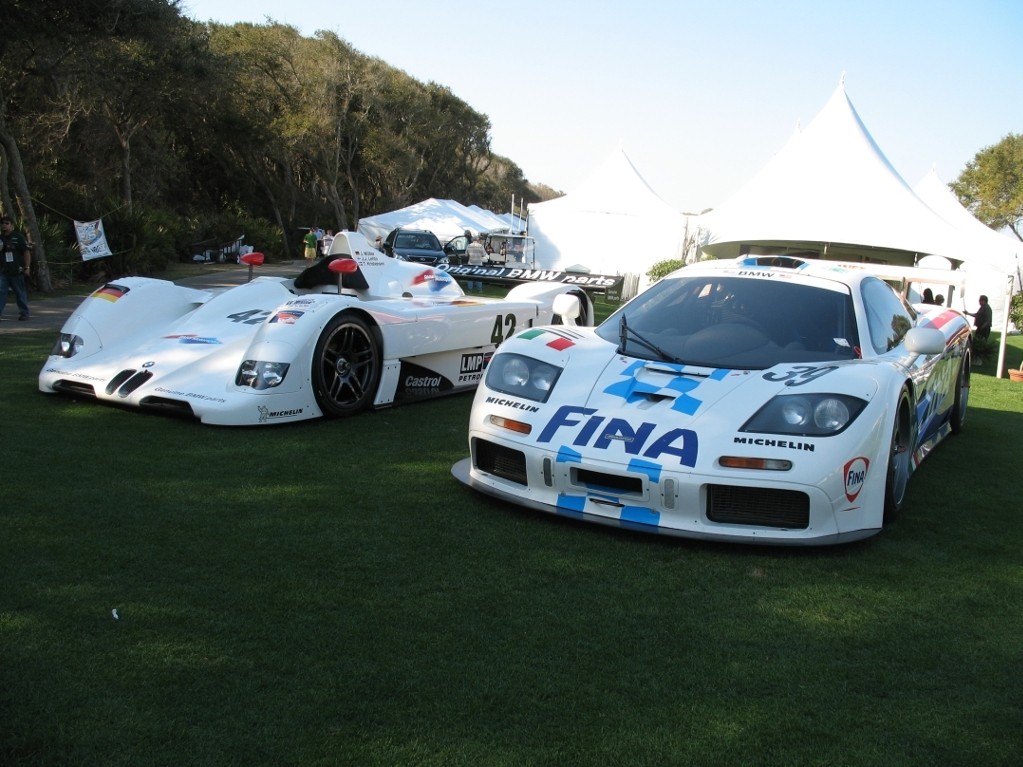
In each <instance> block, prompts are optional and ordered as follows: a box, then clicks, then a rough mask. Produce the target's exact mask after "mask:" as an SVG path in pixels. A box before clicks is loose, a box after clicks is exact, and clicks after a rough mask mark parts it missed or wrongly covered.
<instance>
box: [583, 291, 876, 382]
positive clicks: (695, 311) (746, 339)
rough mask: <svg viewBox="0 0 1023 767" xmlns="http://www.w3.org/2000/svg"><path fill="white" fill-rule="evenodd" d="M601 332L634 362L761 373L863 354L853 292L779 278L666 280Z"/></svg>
mask: <svg viewBox="0 0 1023 767" xmlns="http://www.w3.org/2000/svg"><path fill="white" fill-rule="evenodd" d="M597 334H598V335H599V336H600V337H601V338H603V339H605V340H607V341H611V342H613V343H616V344H618V346H619V350H620V351H621V352H622V353H624V354H627V355H629V356H633V357H639V358H642V359H655V360H663V361H668V362H678V363H684V364H689V365H698V366H705V367H713V368H741V369H752V370H761V369H765V368H769V367H773V366H774V365H777V364H779V363H783V362H827V361H834V360H848V359H853V358H855V357H856V356H858V355H859V349H858V346H859V342H858V341H857V339H858V335H857V332H856V320H855V315H854V312H853V304H852V298H851V296H850V293H849V289H848V288H847V287H846V286H844V285H842V284H840V283H831V282H827V281H823V280H821V281H817V282H816V283H814V284H808V283H805V282H802V281H800V282H797V281H795V280H792V279H789V278H787V277H782V276H778V275H777V274H775V273H770V272H764V273H763V275H757V276H737V275H734V274H713V273H711V274H708V273H706V272H703V273H700V274H694V275H692V276H686V275H684V274H683V275H682V276H679V277H676V278H670V279H664V280H661V281H660V282H659V283H657V284H656V285H654V286H653V287H651V288H650V289H649V290H647V291H646V292H644V293H642V294H641V295H640V296H638V297H637V298H635V299H634V300H633V301H631V302H630V303H629V304H627V305H626V306H624V307H622V308H621V309H619V310H618V311H617V312H615V313H614V314H612V315H611V316H610V317H609V318H608V319H607V320H606V321H605V322H604V323H603V324H601V325H600V327H599V328H597Z"/></svg>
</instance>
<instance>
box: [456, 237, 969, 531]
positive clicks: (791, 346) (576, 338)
mask: <svg viewBox="0 0 1023 767" xmlns="http://www.w3.org/2000/svg"><path fill="white" fill-rule="evenodd" d="M889 271H896V270H895V269H892V270H889ZM905 271H907V272H909V271H912V272H914V273H921V272H922V271H923V270H919V269H917V270H911V269H908V270H905ZM931 271H933V270H931ZM946 274H948V273H946ZM969 390H970V327H969V324H968V322H967V321H966V319H965V318H964V317H963V316H962V314H960V313H959V312H958V311H954V310H951V309H947V308H943V307H940V306H913V305H910V304H909V303H907V302H906V301H905V300H904V299H903V297H902V296H901V295H900V293H899V292H897V291H896V290H895V289H893V288H892V287H891V286H890V285H889V284H888V283H887V282H885V281H883V280H882V279H880V278H879V277H878V276H876V275H874V274H871V273H870V272H869V271H868V270H867V268H866V267H865V266H862V265H853V264H837V263H835V262H828V261H804V260H801V259H797V258H790V257H755V256H754V257H744V258H740V259H737V260H729V261H710V262H704V263H702V264H698V265H693V266H688V267H685V268H683V269H680V270H679V271H676V272H675V273H673V274H672V275H670V276H669V277H667V278H665V279H663V280H661V281H659V282H657V283H655V284H654V285H653V286H651V287H650V288H649V289H647V290H646V291H644V292H643V293H641V294H640V295H639V296H637V297H636V298H634V299H633V300H632V301H631V302H629V303H628V304H626V305H625V306H623V307H622V308H621V309H619V310H618V311H617V312H615V313H614V314H612V315H611V316H610V317H609V318H608V319H607V320H606V321H605V322H604V323H603V324H601V325H600V326H599V327H596V328H577V327H546V328H532V329H529V330H526V331H524V332H520V333H519V334H518V335H516V336H515V337H514V338H512V339H509V340H508V341H506V342H505V343H504V344H503V345H502V346H501V348H500V349H499V350H498V351H497V353H496V354H495V355H494V357H493V359H492V360H491V362H490V365H489V366H488V368H487V371H486V374H485V376H484V381H483V382H482V383H481V384H480V386H479V388H478V389H477V390H476V396H475V400H474V402H473V407H472V413H471V416H470V422H469V450H470V457H469V458H466V459H465V460H463V461H460V462H459V463H457V464H455V466H454V467H453V468H452V472H453V474H454V475H455V477H457V478H458V479H459V480H460V481H462V482H464V483H466V484H468V485H469V486H471V487H472V488H475V489H476V490H479V491H482V492H483V493H486V494H489V495H492V496H495V497H497V498H501V499H504V500H506V501H510V502H512V503H515V504H518V505H521V506H525V507H529V508H533V509H539V510H542V511H548V512H554V513H557V514H561V515H565V516H567V517H572V518H576V519H582V520H587V521H594V522H603V523H608V524H612V525H617V526H620V527H623V528H632V529H636V530H643V531H650V532H657V533H665V534H669V535H677V536H682V537H689V538H698V539H708V540H719V541H734V542H751V543H765V544H782V545H796V544H833V543H841V542H846V541H854V540H857V539H862V538H866V537H868V536H871V535H873V534H875V533H877V532H878V531H879V530H880V529H881V528H882V526H883V525H884V524H885V523H886V522H888V521H890V520H891V519H892V518H893V516H894V515H895V513H896V512H897V511H898V510H899V508H900V507H901V506H902V504H903V500H904V498H905V495H906V489H907V484H908V481H909V478H910V475H911V474H912V472H913V471H914V470H915V468H916V467H917V465H918V464H919V462H920V461H921V460H923V458H924V457H925V456H926V455H927V454H928V453H929V451H930V450H931V449H932V448H933V447H934V446H935V445H936V444H937V443H938V442H940V441H941V440H942V439H943V438H944V437H945V436H946V435H948V434H950V433H951V434H954V433H957V432H958V431H959V430H960V429H961V428H962V425H963V420H964V417H965V415H966V408H967V400H968V396H969Z"/></svg>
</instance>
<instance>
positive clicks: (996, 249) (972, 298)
mask: <svg viewBox="0 0 1023 767" xmlns="http://www.w3.org/2000/svg"><path fill="white" fill-rule="evenodd" d="M913 191H914V192H916V196H917V197H919V198H920V199H921V200H923V201H924V202H926V203H927V205H928V206H930V208H931V209H932V210H933V211H934V212H935V213H937V214H938V215H939V216H941V217H942V218H943V219H945V220H946V221H947V222H948V223H949V224H951V225H952V226H954V227H955V228H956V229H957V230H959V231H960V232H962V233H963V235H964V236H965V237H966V238H967V241H968V242H969V243H970V244H971V245H972V246H973V247H972V252H971V256H970V257H969V258H968V259H966V260H964V261H963V263H962V265H961V266H960V267H959V268H960V269H961V270H962V271H964V272H966V273H967V275H968V278H967V280H966V286H965V288H964V290H963V294H962V300H963V303H962V306H959V307H957V308H961V309H965V310H967V311H976V310H977V307H978V306H979V304H980V302H979V300H978V298H979V296H982V295H986V296H987V297H988V303H989V304H990V305H991V313H992V317H993V319H994V327H993V329H994V330H998V331H1001V332H1002V342H1001V347H1000V349H999V352H998V371H999V372H998V375H999V377H1000V376H1001V370H1002V367H1003V365H1004V362H1005V331H1006V330H1007V329H1008V327H1009V317H1008V311H1009V301H1010V300H1011V298H1012V291H1013V290H1014V289H1018V288H1019V285H1018V274H1019V260H1018V258H1019V256H1018V254H1019V253H1020V252H1023V243H1020V242H1019V241H1018V240H1013V239H1012V238H1011V237H1007V236H1005V235H1003V234H999V233H998V232H996V231H995V230H994V229H992V228H991V227H989V226H985V225H984V224H982V223H981V222H980V221H979V220H978V219H977V218H976V217H975V216H974V215H973V214H972V213H970V211H968V210H967V209H966V208H964V207H963V205H962V203H960V202H959V198H957V197H956V196H955V194H954V193H953V192H952V190H951V189H949V188H948V185H947V184H945V182H944V181H942V180H941V178H940V177H939V176H938V174H937V171H935V170H934V169H933V168H932V169H931V172H930V173H928V174H927V175H926V176H924V177H923V178H922V179H921V180H920V182H919V183H918V184H917V185H916V186H914V187H913ZM1017 330H1023V328H1017Z"/></svg>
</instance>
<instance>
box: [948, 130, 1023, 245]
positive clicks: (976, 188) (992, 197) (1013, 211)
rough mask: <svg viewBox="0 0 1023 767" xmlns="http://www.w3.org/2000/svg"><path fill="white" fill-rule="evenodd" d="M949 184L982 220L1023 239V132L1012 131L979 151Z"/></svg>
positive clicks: (994, 227)
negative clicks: (1006, 229)
mask: <svg viewBox="0 0 1023 767" xmlns="http://www.w3.org/2000/svg"><path fill="white" fill-rule="evenodd" d="M949 187H951V189H952V191H953V192H955V193H956V196H957V197H958V198H959V201H960V202H961V203H962V204H963V206H964V207H966V208H967V209H968V210H969V211H970V212H971V213H973V215H974V216H976V217H977V218H978V219H979V220H980V221H982V222H984V223H985V224H987V225H988V226H990V227H991V228H992V229H1003V228H1005V227H1009V228H1011V229H1012V231H1013V233H1014V234H1015V235H1016V237H1018V238H1019V239H1020V240H1023V231H1021V222H1023V135H1020V134H1013V133H1010V134H1009V135H1008V136H1006V137H1005V138H1003V139H1002V140H1001V141H999V142H998V143H997V144H995V145H993V146H989V147H986V148H984V149H982V150H981V151H979V152H977V154H976V156H975V157H974V158H973V159H972V160H970V161H969V162H968V163H967V164H966V167H965V168H964V169H963V172H962V173H961V174H959V178H958V179H956V180H955V181H953V182H952V183H951V184H949Z"/></svg>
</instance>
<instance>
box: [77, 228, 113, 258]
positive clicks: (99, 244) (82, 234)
mask: <svg viewBox="0 0 1023 767" xmlns="http://www.w3.org/2000/svg"><path fill="white" fill-rule="evenodd" d="M75 235H76V236H77V237H78V249H79V250H80V251H81V252H82V260H83V261H90V260H92V259H94V258H103V257H104V256H109V255H111V253H110V246H109V245H107V236H106V234H105V233H104V232H103V219H99V220H97V221H75Z"/></svg>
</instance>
